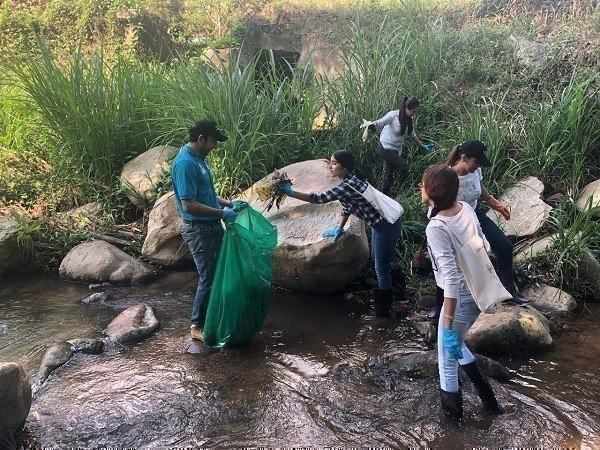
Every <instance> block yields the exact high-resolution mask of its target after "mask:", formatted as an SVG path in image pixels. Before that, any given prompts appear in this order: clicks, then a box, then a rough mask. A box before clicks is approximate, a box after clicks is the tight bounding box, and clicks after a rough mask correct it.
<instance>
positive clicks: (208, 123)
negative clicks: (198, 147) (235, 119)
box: [189, 118, 229, 142]
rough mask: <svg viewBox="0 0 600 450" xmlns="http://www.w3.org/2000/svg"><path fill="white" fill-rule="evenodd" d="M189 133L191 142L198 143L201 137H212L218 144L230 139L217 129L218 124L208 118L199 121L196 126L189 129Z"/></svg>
mask: <svg viewBox="0 0 600 450" xmlns="http://www.w3.org/2000/svg"><path fill="white" fill-rule="evenodd" d="M189 133H190V142H196V141H197V140H198V138H199V137H200V136H204V137H205V138H207V137H209V136H212V137H214V138H215V140H216V141H218V142H225V141H226V140H227V139H229V138H228V137H227V136H226V135H225V134H223V132H222V131H220V130H219V129H218V128H217V122H215V121H214V120H212V119H208V118H206V119H202V120H199V121H197V122H196V123H195V124H194V126H192V127H191V128H190V129H189Z"/></svg>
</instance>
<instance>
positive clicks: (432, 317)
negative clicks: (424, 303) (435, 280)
mask: <svg viewBox="0 0 600 450" xmlns="http://www.w3.org/2000/svg"><path fill="white" fill-rule="evenodd" d="M442 306H444V290H443V289H442V288H440V287H437V286H436V288H435V306H434V307H433V308H431V310H430V311H429V314H427V319H428V320H429V321H430V322H431V323H432V324H434V325H435V326H437V324H438V321H439V320H440V315H441V314H442Z"/></svg>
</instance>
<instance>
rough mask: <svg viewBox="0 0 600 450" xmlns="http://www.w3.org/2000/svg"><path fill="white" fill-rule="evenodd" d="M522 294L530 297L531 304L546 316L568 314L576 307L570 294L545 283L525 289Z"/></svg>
mask: <svg viewBox="0 0 600 450" xmlns="http://www.w3.org/2000/svg"><path fill="white" fill-rule="evenodd" d="M523 295H524V296H525V297H526V298H529V299H531V300H532V306H533V307H534V308H536V309H537V310H539V311H540V312H541V313H542V314H544V315H545V316H547V317H555V316H565V315H569V314H571V313H573V311H575V309H576V308H577V302H576V301H575V299H574V298H573V297H572V296H571V295H570V294H568V293H566V292H564V291H561V290H560V289H558V288H555V287H552V286H548V285H547V284H541V285H540V286H535V287H532V288H530V289H527V290H526V291H524V292H523Z"/></svg>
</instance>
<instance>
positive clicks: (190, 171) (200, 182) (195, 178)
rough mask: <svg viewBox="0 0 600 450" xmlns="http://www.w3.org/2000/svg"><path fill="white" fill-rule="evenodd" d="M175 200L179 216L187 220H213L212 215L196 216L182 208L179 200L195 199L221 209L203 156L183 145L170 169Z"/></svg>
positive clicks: (215, 219)
mask: <svg viewBox="0 0 600 450" xmlns="http://www.w3.org/2000/svg"><path fill="white" fill-rule="evenodd" d="M171 178H172V179H173V191H174V192H175V201H176V202H177V209H178V210H179V214H180V215H181V218H182V219H184V220H189V221H199V222H213V221H217V220H219V219H217V218H216V217H212V216H196V215H194V214H190V213H187V212H185V211H184V210H183V205H182V204H181V200H196V201H197V202H198V203H202V204H203V205H206V206H210V207H212V208H217V209H221V206H220V205H219V201H218V200H217V194H216V192H215V186H214V184H213V178H212V175H211V173H210V169H209V168H208V165H207V164H206V161H205V160H204V156H201V155H198V154H197V153H196V152H195V151H194V150H193V149H192V148H190V147H188V146H187V145H184V146H183V147H181V149H180V150H179V154H178V155H177V156H176V157H175V161H173V168H172V169H171Z"/></svg>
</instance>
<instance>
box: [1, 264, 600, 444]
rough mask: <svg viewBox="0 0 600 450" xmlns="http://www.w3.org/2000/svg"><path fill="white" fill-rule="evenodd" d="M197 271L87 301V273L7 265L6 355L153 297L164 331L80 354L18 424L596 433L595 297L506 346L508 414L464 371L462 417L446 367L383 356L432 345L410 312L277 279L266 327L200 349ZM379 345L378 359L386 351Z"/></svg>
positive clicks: (369, 438)
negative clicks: (451, 398)
mask: <svg viewBox="0 0 600 450" xmlns="http://www.w3.org/2000/svg"><path fill="white" fill-rule="evenodd" d="M195 284H196V283H195V274H194V273H193V272H183V273H172V274H170V275H169V276H167V277H166V278H164V279H162V280H160V281H157V282H155V283H152V284H150V285H148V286H144V287H131V288H118V289H115V290H114V291H113V293H112V295H113V299H112V300H110V301H107V302H105V303H102V304H96V305H85V304H81V303H80V300H81V299H82V298H84V297H86V296H87V295H89V292H90V291H89V289H88V287H87V285H80V284H70V283H65V282H62V281H59V280H57V279H55V278H54V277H51V276H48V275H39V274H30V275H26V276H20V277H19V276H11V277H9V278H6V279H5V280H4V283H3V287H2V290H0V311H1V313H2V317H5V318H6V319H5V320H4V321H3V325H2V333H1V334H0V358H1V359H2V360H14V361H17V362H21V363H22V364H23V365H24V366H25V368H26V370H27V372H28V373H29V374H30V375H31V374H34V373H35V371H36V369H37V364H38V363H39V360H40V358H41V355H42V353H43V351H44V349H45V348H46V347H47V346H48V345H50V344H51V343H53V342H54V341H56V340H61V339H71V338H73V337H97V336H99V334H100V330H101V329H102V328H104V327H105V326H106V325H107V323H108V322H110V320H112V318H113V317H114V316H115V315H116V314H117V313H118V312H120V311H121V310H123V309H125V308H126V307H128V306H131V305H133V304H136V303H139V302H141V301H143V302H146V303H148V304H150V305H151V306H153V307H154V308H155V310H156V314H157V317H158V318H159V319H160V320H161V322H162V327H161V328H160V330H159V331H158V332H157V333H156V334H155V335H153V336H152V337H150V338H149V339H147V340H146V341H144V342H142V343H140V344H138V345H136V346H133V347H129V348H117V347H112V348H108V349H107V351H105V353H103V354H101V355H83V354H78V355H76V357H74V358H73V359H72V360H71V361H70V362H69V363H67V364H66V365H65V366H63V367H61V368H59V369H57V370H56V371H55V372H54V373H53V374H52V375H51V376H50V378H49V379H48V381H47V382H46V384H45V385H44V387H43V388H42V390H41V391H39V392H38V394H37V397H36V398H35V400H34V403H33V406H32V410H31V414H30V418H29V420H28V423H27V425H26V432H25V435H24V439H25V440H26V441H28V442H33V441H35V442H37V443H38V444H39V445H44V446H52V445H54V446H59V447H64V446H88V447H93V446H106V445H119V446H169V445H177V446H184V445H190V446H191V445H204V446H219V447H221V446H235V447H237V446H258V445H265V446H289V445H311V446H326V445H340V446H350V445H356V446H358V445H374V446H394V447H397V446H432V447H444V448H456V447H459V448H462V447H464V446H501V445H504V446H538V447H539V446H562V447H575V448H594V447H595V446H597V445H598V444H599V442H598V436H599V435H600V428H599V427H598V423H600V416H599V415H598V411H599V410H600V408H599V406H600V403H599V400H598V399H599V398H600V390H599V389H600V388H599V387H598V386H597V385H596V384H593V383H590V380H593V379H595V377H596V376H597V373H596V370H597V364H596V361H597V359H598V357H600V353H598V350H597V349H598V347H597V346H596V345H594V342H595V339H596V336H597V333H598V332H599V331H600V328H599V326H600V325H599V323H600V322H599V321H598V316H599V315H600V309H598V306H597V305H588V307H587V308H586V310H585V311H583V314H581V315H580V316H579V317H578V318H577V319H576V320H567V321H566V322H565V323H567V324H568V328H567V329H564V330H562V331H559V332H558V334H557V338H556V345H555V347H554V349H553V350H551V351H548V352H545V353H542V354H539V353H536V354H535V355H531V354H524V355H517V356H510V357H502V358H499V359H500V361H501V362H503V363H504V364H505V365H506V366H507V367H508V368H510V369H512V370H514V371H515V373H516V377H515V378H514V379H513V380H512V381H510V382H508V383H502V384H498V383H495V384H494V385H495V386H496V387H497V389H498V392H499V397H500V399H501V401H502V402H503V403H504V404H505V405H506V406H507V410H508V413H507V414H506V415H504V416H500V417H493V416H488V415H486V414H484V413H483V411H482V410H481V408H480V405H479V401H478V399H477V398H476V396H475V395H474V393H473V391H472V389H471V387H470V386H468V387H467V388H466V391H467V393H466V397H465V405H466V406H465V407H466V411H467V413H466V414H465V416H466V420H465V422H464V423H463V424H461V425H460V427H459V428H456V427H454V426H452V425H451V424H449V423H447V422H446V421H445V420H444V419H443V417H442V416H441V413H440V411H439V406H438V398H437V397H438V393H437V380H436V379H413V378H410V377H406V376H401V375H398V374H396V373H394V372H390V371H389V370H387V369H386V367H388V366H387V364H386V363H385V360H386V358H387V359H389V358H392V359H393V358H395V357H398V356H400V355H403V354H407V353H412V352H419V351H424V350H425V348H424V347H423V345H422V344H421V342H422V341H421V339H420V337H419V336H418V335H417V333H416V332H415V331H414V329H413V328H412V325H411V323H410V321H409V320H406V319H399V318H390V319H376V318H375V317H373V316H371V315H369V314H370V309H369V308H366V307H365V306H364V305H362V304H361V303H360V301H354V302H348V301H347V300H344V298H343V297H342V295H341V294H340V295H338V294H334V295H327V296H310V295H303V294H289V293H284V292H275V293H274V298H273V302H272V308H271V311H270V314H269V316H268V317H267V320H266V323H265V326H264V327H263V329H262V330H261V332H260V333H258V334H257V335H256V336H255V337H254V338H253V339H252V341H251V342H250V343H249V344H248V345H246V346H244V347H241V348H237V349H228V350H225V351H222V352H218V353H211V354H208V353H205V352H204V351H201V352H200V353H188V352H187V350H191V351H192V352H194V351H195V350H194V349H195V348H196V347H195V346H194V345H192V346H190V342H189V341H187V340H186V335H187V332H188V329H187V313H188V310H189V301H190V299H191V293H192V292H193V290H194V289H195ZM381 356H385V358H384V360H383V362H381V361H379V362H378V360H377V359H373V358H378V357H381Z"/></svg>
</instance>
